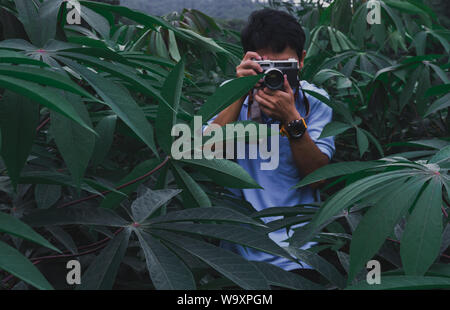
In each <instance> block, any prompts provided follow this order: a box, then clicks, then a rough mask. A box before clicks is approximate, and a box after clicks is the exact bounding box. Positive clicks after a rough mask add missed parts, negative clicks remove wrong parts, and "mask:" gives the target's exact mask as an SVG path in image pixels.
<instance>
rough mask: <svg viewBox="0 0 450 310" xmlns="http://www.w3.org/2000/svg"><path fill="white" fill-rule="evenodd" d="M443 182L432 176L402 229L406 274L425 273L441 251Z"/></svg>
mask: <svg viewBox="0 0 450 310" xmlns="http://www.w3.org/2000/svg"><path fill="white" fill-rule="evenodd" d="M441 205H442V184H441V182H440V180H439V176H435V177H433V178H432V179H431V181H430V182H429V184H428V185H427V187H426V188H425V190H424V191H423V192H422V194H421V195H420V198H419V199H418V201H417V203H416V206H415V207H414V210H413V211H412V214H411V216H410V217H409V218H408V223H407V224H406V227H405V231H404V232H403V236H402V240H401V245H400V254H401V257H402V263H403V269H404V270H405V274H406V275H416V276H421V275H424V274H425V272H426V271H427V270H428V268H429V267H430V266H431V265H432V264H433V262H434V261H435V259H436V257H437V256H438V255H439V250H440V246H441V239H442V230H443V227H442V213H441Z"/></svg>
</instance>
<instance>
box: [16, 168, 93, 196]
mask: <svg viewBox="0 0 450 310" xmlns="http://www.w3.org/2000/svg"><path fill="white" fill-rule="evenodd" d="M19 183H20V184H57V185H65V186H70V187H75V188H76V187H77V184H75V182H74V181H73V179H72V178H71V177H70V176H69V175H66V174H62V173H59V172H56V171H26V172H23V173H22V174H21V176H20V180H19ZM87 183H88V182H82V183H81V189H83V190H85V191H87V192H89V193H93V194H97V195H99V196H101V193H100V192H98V191H97V190H95V189H94V188H92V187H91V186H89V185H88V184H87Z"/></svg>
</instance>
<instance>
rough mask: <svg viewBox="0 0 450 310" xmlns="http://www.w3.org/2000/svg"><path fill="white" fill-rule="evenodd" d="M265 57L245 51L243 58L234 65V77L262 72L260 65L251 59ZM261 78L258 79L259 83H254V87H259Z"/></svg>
mask: <svg viewBox="0 0 450 310" xmlns="http://www.w3.org/2000/svg"><path fill="white" fill-rule="evenodd" d="M265 58H266V57H261V56H260V55H259V54H258V53H256V52H247V53H246V54H245V56H244V59H242V61H241V63H240V65H239V66H237V67H236V77H238V78H240V77H244V76H252V75H257V74H260V73H262V72H263V70H262V68H261V66H260V65H259V64H258V63H256V62H255V61H253V60H252V59H256V60H263V59H265ZM261 83H262V79H261V80H259V83H258V84H256V85H255V87H257V88H258V87H261Z"/></svg>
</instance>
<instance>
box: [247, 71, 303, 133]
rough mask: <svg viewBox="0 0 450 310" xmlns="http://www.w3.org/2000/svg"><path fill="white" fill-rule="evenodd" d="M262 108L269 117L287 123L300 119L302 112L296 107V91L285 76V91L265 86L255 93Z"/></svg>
mask: <svg viewBox="0 0 450 310" xmlns="http://www.w3.org/2000/svg"><path fill="white" fill-rule="evenodd" d="M255 100H256V101H258V103H259V106H260V108H261V110H262V111H263V112H264V113H265V114H266V115H267V116H269V117H271V118H273V119H277V120H279V121H281V122H282V123H283V124H284V125H287V124H288V123H289V122H290V121H293V120H297V119H300V118H301V116H300V113H299V112H298V111H297V108H296V107H295V98H294V92H293V91H292V88H291V86H290V85H289V82H288V80H287V76H286V75H285V76H284V91H281V90H271V89H268V88H267V87H265V88H264V89H260V90H258V92H257V93H256V94H255Z"/></svg>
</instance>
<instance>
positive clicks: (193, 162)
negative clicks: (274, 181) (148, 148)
mask: <svg viewBox="0 0 450 310" xmlns="http://www.w3.org/2000/svg"><path fill="white" fill-rule="evenodd" d="M179 161H180V162H184V163H187V164H189V165H190V166H193V167H196V168H197V169H198V170H199V171H200V172H202V173H204V174H206V175H207V176H208V177H210V178H211V179H212V180H213V181H214V182H215V183H217V184H219V185H222V186H227V187H231V188H262V187H261V186H260V185H259V184H258V183H256V181H255V180H253V178H252V177H251V176H250V175H249V174H248V172H247V171H245V170H244V169H243V168H242V167H241V166H239V165H238V164H237V163H235V162H233V161H230V160H226V159H181V160H179Z"/></svg>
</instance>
